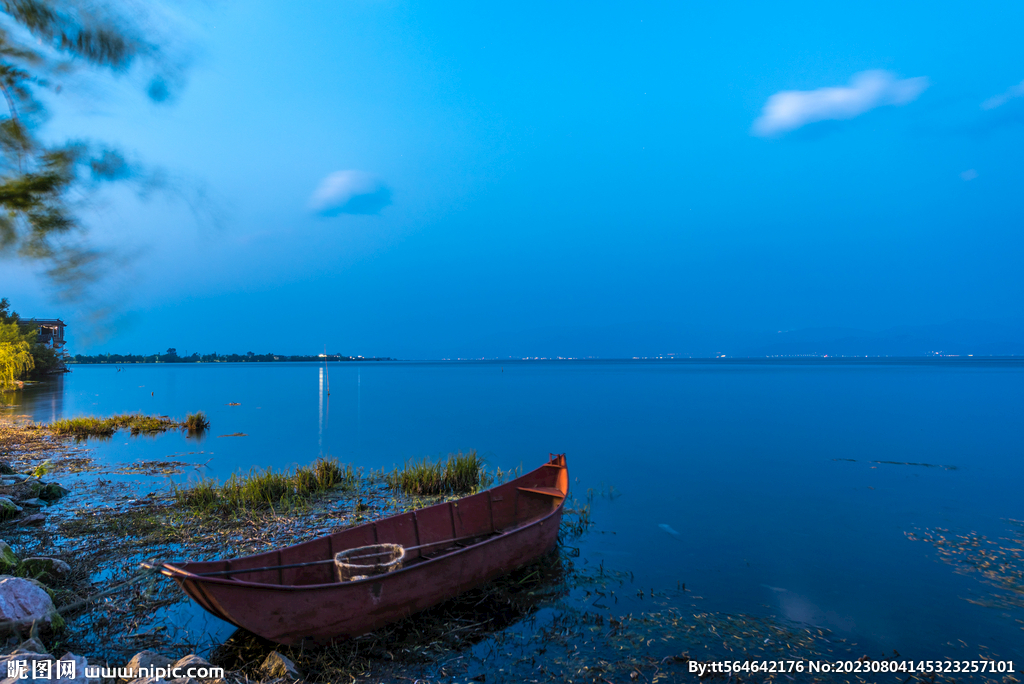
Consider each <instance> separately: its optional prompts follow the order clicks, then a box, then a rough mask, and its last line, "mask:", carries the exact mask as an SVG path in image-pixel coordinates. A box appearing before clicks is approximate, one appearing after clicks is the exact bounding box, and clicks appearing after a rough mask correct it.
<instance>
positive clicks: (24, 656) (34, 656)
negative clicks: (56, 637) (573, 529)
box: [0, 653, 57, 684]
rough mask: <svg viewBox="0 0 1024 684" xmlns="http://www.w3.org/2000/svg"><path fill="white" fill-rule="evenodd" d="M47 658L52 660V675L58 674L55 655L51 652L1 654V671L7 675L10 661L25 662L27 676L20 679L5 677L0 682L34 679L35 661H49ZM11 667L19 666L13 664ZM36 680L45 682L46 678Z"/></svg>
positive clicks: (0, 683)
mask: <svg viewBox="0 0 1024 684" xmlns="http://www.w3.org/2000/svg"><path fill="white" fill-rule="evenodd" d="M47 660H48V661H50V674H51V676H56V674H57V671H56V667H57V666H56V665H54V663H53V656H52V655H50V654H49V653H15V654H12V655H6V656H0V673H3V674H5V675H6V674H7V673H8V672H9V670H8V669H7V668H8V664H7V663H8V662H14V663H25V676H24V678H23V679H20V680H19V679H15V678H14V677H6V678H5V679H3V680H0V684H12V683H13V682H17V681H32V668H34V667H35V663H37V662H42V661H47ZM11 667H17V665H13V666H11ZM36 681H43V682H45V681H46V680H45V679H42V680H39V679H37V680H36Z"/></svg>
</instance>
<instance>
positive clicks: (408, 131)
mask: <svg viewBox="0 0 1024 684" xmlns="http://www.w3.org/2000/svg"><path fill="white" fill-rule="evenodd" d="M168 7H169V8H170V9H169V10H168V11H169V17H167V18H165V19H166V23H165V24H163V25H162V30H163V31H164V32H165V33H166V34H167V35H172V36H178V35H181V36H184V37H185V38H184V39H181V40H178V39H175V40H174V41H172V42H169V43H168V45H167V49H168V51H170V52H172V53H176V54H178V55H182V56H184V57H185V58H186V59H187V62H188V66H187V68H186V69H185V71H184V80H183V82H182V84H181V85H180V86H179V87H178V88H177V89H176V90H175V95H174V97H173V98H172V99H171V101H170V102H168V103H165V104H162V105H158V104H155V103H152V102H150V101H148V100H147V99H146V98H145V96H144V95H143V87H142V86H143V85H144V84H143V81H142V79H141V77H137V76H134V75H131V74H129V75H128V76H123V77H119V78H108V77H104V76H96V77H94V78H92V79H89V80H88V81H87V82H84V83H77V84H76V83H71V84H69V87H68V88H67V89H65V91H63V92H62V94H61V95H60V96H58V97H57V98H51V104H50V108H51V113H52V115H53V116H52V119H51V121H50V122H49V124H48V125H47V128H46V130H45V132H46V135H47V136H51V137H52V138H54V139H60V138H63V137H89V138H92V139H97V140H104V141H107V142H109V143H112V144H116V145H119V146H120V147H121V148H123V149H125V150H127V151H129V152H130V153H131V154H132V155H133V156H134V157H136V158H137V159H139V160H141V161H142V162H143V163H145V164H148V165H150V166H151V167H160V168H162V169H164V170H166V172H167V174H169V176H170V177H171V178H173V179H175V183H176V187H178V188H180V190H181V193H180V195H181V197H184V198H185V200H180V199H179V200H175V199H174V198H171V197H158V198H154V199H150V200H148V201H145V202H143V201H139V200H138V199H136V198H135V197H134V196H132V195H131V194H130V193H128V192H119V193H115V194H112V195H110V196H108V197H107V198H106V202H105V203H104V204H103V205H100V206H95V207H93V208H91V209H90V210H89V219H90V222H91V223H92V225H93V226H94V227H95V235H96V239H97V241H98V242H99V243H101V244H107V245H116V246H117V249H118V250H119V252H120V254H121V255H122V259H121V261H119V262H118V266H117V268H116V269H113V272H112V273H111V276H110V277H109V278H108V279H107V281H106V282H105V283H104V285H103V288H101V299H99V300H96V301H94V303H93V307H92V308H93V309H102V311H103V312H104V316H103V317H102V318H100V319H98V320H101V321H102V323H101V324H99V325H96V324H90V323H89V321H90V320H97V319H95V317H94V316H93V315H92V312H91V311H88V310H86V308H85V307H70V306H67V305H64V304H60V303H57V302H53V301H50V300H47V299H46V298H45V296H44V295H43V294H41V293H40V292H39V291H37V290H36V289H35V285H34V284H33V281H32V280H31V279H27V278H26V277H25V273H24V271H25V269H24V268H23V267H20V266H16V265H14V264H12V263H11V262H4V264H3V265H2V268H3V270H4V272H5V273H6V274H7V275H6V276H0V285H2V286H3V288H4V293H5V294H6V296H9V297H10V298H11V299H12V301H13V302H14V304H15V308H16V309H17V310H18V311H20V312H21V313H23V314H24V315H30V314H37V313H38V314H40V315H60V316H62V317H64V318H65V319H68V320H70V321H71V322H72V324H73V331H72V332H73V334H72V340H73V347H74V348H73V351H79V352H100V351H117V352H137V353H141V352H147V353H152V352H153V351H157V350H163V349H166V348H167V347H171V346H173V347H176V348H177V349H178V350H179V352H181V351H183V350H185V349H188V350H190V351H205V352H208V351H213V350H217V351H221V352H245V351H250V350H251V351H256V352H266V351H275V352H278V353H316V352H317V351H319V350H322V348H323V345H324V344H327V345H328V347H329V348H330V349H331V350H332V351H339V352H343V353H351V354H362V355H388V356H395V357H401V358H441V357H456V356H499V355H514V356H522V355H535V354H543V355H547V354H562V355H587V354H596V355H623V354H625V355H631V354H653V353H667V352H676V353H686V352H687V351H700V350H705V349H710V348H711V347H709V345H712V346H713V345H717V344H719V343H720V342H721V341H722V340H728V339H730V336H732V335H741V334H747V333H751V332H758V331H775V330H790V329H800V328H814V327H832V326H840V327H854V328H863V329H871V330H878V329H883V328H887V327H891V326H897V325H917V324H931V323H944V322H947V321H952V320H957V319H965V318H966V319H983V320H1002V319H1019V318H1020V317H1021V306H1022V293H1024V290H1022V287H1021V286H1022V284H1024V283H1022V275H1021V274H1022V273H1024V269H1022V268H1021V267H1020V261H1021V256H1022V247H1024V244H1022V237H1021V225H1022V221H1021V219H1022V213H1024V207H1022V202H1021V199H1020V198H1021V187H1024V170H1022V165H1021V161H1020V160H1021V158H1022V154H1021V151H1022V141H1024V137H1022V136H1024V87H1021V86H1020V85H1019V84H1021V83H1022V81H1024V43H1022V41H1020V40H1019V37H1018V33H1019V26H1020V25H1021V20H1022V18H1024V17H1022V16H1021V15H1022V13H1024V8H1022V7H1021V6H1020V5H1018V4H1015V3H1002V4H999V3H991V4H985V5H981V6H967V5H963V4H952V3H947V4H942V3H934V2H932V3H899V4H896V5H894V4H892V3H884V4H883V3H876V4H870V3H864V2H858V3H850V4H836V3H832V4H826V5H822V4H821V3H789V4H784V5H780V4H774V5H765V4H763V3H746V4H730V5H722V4H709V3H632V4H631V5H630V6H628V7H626V6H624V5H623V4H621V3H615V4H611V3H608V4H601V3H593V2H588V3H577V4H560V5H552V4H550V3H535V4H530V3H519V4H517V5H514V6H496V5H487V4H481V3H455V2H452V3H444V4H439V3H438V4H422V3H403V2H387V1H372V2H371V1H366V2H363V1H356V2H321V3H288V4H286V5H285V4H281V3H269V2H245V3H240V2H220V3H216V4H213V5H207V4H200V3H187V4H179V5H170V6H168ZM197 197H202V198H203V199H202V200H201V201H200V200H198V199H197ZM195 208H198V213H196V212H193V211H192V209H195Z"/></svg>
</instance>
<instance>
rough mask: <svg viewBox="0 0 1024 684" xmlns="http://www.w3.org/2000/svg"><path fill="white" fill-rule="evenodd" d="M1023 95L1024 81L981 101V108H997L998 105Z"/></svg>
mask: <svg viewBox="0 0 1024 684" xmlns="http://www.w3.org/2000/svg"><path fill="white" fill-rule="evenodd" d="M1022 95H1024V81H1021V82H1020V83H1018V84H1017V85H1015V86H1012V87H1010V88H1008V89H1007V90H1006V91H1005V92H1002V93H999V94H998V95H996V96H995V97H990V98H988V99H987V100H985V101H984V102H982V103H981V108H982V109H995V108H996V107H1001V106H1003V105H1004V104H1006V103H1007V102H1009V101H1010V100H1012V99H1014V98H1018V97H1021V96H1022Z"/></svg>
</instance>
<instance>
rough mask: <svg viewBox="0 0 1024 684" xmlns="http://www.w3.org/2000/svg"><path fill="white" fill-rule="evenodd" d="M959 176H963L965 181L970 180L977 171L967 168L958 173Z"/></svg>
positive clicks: (976, 175) (975, 175)
mask: <svg viewBox="0 0 1024 684" xmlns="http://www.w3.org/2000/svg"><path fill="white" fill-rule="evenodd" d="M960 177H961V178H963V179H964V180H965V181H972V180H974V179H975V178H977V177H978V172H977V171H975V170H974V169H967V170H966V171H963V172H961V173H960Z"/></svg>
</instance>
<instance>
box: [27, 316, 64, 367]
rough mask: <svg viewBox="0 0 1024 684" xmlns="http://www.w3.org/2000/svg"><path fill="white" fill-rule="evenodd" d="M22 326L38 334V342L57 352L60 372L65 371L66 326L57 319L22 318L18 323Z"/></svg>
mask: <svg viewBox="0 0 1024 684" xmlns="http://www.w3.org/2000/svg"><path fill="white" fill-rule="evenodd" d="M18 322H19V323H20V324H21V325H23V326H31V327H33V328H35V329H36V331H37V332H38V334H39V337H38V341H39V342H41V343H42V344H45V345H47V346H49V347H52V348H53V350H54V351H56V352H57V357H58V358H59V359H60V370H62V371H67V369H68V368H67V357H68V353H67V352H66V351H64V345H65V344H66V343H65V341H64V328H66V327H67V325H66V324H65V323H64V321H62V320H60V319H59V318H22V319H21V320H20V321H18Z"/></svg>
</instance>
